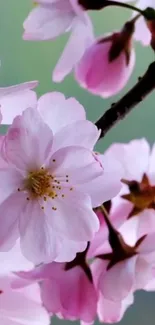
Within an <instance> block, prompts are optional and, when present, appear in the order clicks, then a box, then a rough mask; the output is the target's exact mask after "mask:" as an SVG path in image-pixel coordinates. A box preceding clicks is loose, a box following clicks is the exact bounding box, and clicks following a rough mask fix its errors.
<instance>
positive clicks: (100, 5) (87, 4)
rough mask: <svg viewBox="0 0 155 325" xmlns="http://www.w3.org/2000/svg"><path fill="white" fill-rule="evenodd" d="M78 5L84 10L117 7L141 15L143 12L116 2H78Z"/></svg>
mask: <svg viewBox="0 0 155 325" xmlns="http://www.w3.org/2000/svg"><path fill="white" fill-rule="evenodd" d="M78 3H79V5H80V6H82V7H83V8H84V9H85V10H101V9H103V8H105V7H109V6H117V7H122V8H127V9H130V10H134V11H137V12H139V13H140V14H142V15H143V10H141V9H139V8H137V7H135V6H132V5H130V4H128V3H123V2H119V1H116V0H78Z"/></svg>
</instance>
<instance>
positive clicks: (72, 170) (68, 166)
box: [49, 146, 104, 193]
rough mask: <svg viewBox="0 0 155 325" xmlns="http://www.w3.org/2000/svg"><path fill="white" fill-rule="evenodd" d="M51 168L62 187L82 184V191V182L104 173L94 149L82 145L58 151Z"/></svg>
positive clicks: (51, 161) (89, 180)
mask: <svg viewBox="0 0 155 325" xmlns="http://www.w3.org/2000/svg"><path fill="white" fill-rule="evenodd" d="M49 168H50V169H51V172H52V174H54V175H55V177H56V179H57V180H58V181H59V180H60V184H61V186H62V187H68V188H70V187H71V186H74V185H75V186H77V185H80V184H81V188H80V190H81V191H82V184H85V183H87V182H91V181H92V180H94V179H95V178H96V177H99V176H101V175H102V174H103V167H102V166H101V164H100V162H99V161H98V160H97V159H96V157H95V155H94V154H93V153H92V151H90V150H88V149H86V148H83V147H80V146H70V147H66V148H62V149H59V150H58V151H56V152H55V153H54V154H53V155H52V157H51V160H50V162H49ZM66 175H68V183H67V182H66ZM103 186H104V185H103ZM87 191H88V189H87ZM86 193H87V192H86Z"/></svg>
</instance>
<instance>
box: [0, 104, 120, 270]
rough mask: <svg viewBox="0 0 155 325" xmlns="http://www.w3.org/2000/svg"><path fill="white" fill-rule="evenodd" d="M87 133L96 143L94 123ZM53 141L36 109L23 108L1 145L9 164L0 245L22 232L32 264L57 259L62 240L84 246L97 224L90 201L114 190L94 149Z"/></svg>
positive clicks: (0, 173)
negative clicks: (111, 188)
mask: <svg viewBox="0 0 155 325" xmlns="http://www.w3.org/2000/svg"><path fill="white" fill-rule="evenodd" d="M94 127H95V126H94ZM76 132H77V130H76V129H74V130H73V133H72V138H74V137H75V139H76ZM88 132H90V139H91V143H94V136H92V134H94V130H93V127H92V133H91V129H89V127H88ZM70 135H71V133H70ZM95 139H96V133H95ZM88 140H89V135H88ZM54 141H55V140H54V137H53V133H52V130H51V129H50V128H49V126H48V125H47V124H46V123H45V122H44V121H43V119H42V118H41V116H40V114H39V112H38V111H37V110H36V109H27V110H26V111H25V112H24V113H23V115H22V116H17V117H16V118H15V120H14V122H13V124H12V126H11V127H10V129H9V130H8V134H7V135H6V137H5V138H4V142H3V148H2V153H3V157H4V158H5V159H6V161H7V163H8V167H7V168H6V169H2V170H0V177H1V182H4V183H3V186H2V187H1V193H0V194H1V195H0V199H1V205H0V223H1V227H0V249H1V251H3V250H9V249H11V247H13V245H14V244H15V241H16V240H17V239H18V238H19V237H20V243H21V249H22V253H23V254H24V255H25V256H26V257H27V258H28V259H30V260H31V261H33V262H34V263H36V264H39V263H40V262H48V261H53V260H55V259H57V258H58V255H59V254H60V253H62V250H63V245H64V242H65V241H66V240H67V241H68V240H69V241H75V242H76V243H77V245H75V247H77V248H76V249H77V251H78V246H79V251H80V250H82V248H83V249H84V248H85V242H86V241H89V240H91V239H92V238H93V236H94V234H95V232H97V231H98V228H99V222H98V218H97V217H96V214H95V213H94V212H93V210H92V205H93V206H96V204H97V205H99V204H101V202H103V201H104V200H105V199H106V200H107V189H108V196H111V194H112V191H110V188H109V185H107V188H106V184H108V180H110V175H109V174H108V173H107V177H106V174H105V173H104V168H103V165H102V164H101V161H100V160H99V159H98V158H97V156H96V155H95V154H94V153H93V152H92V150H90V149H88V147H86V145H85V146H84V144H83V147H82V144H80V145H79V143H78V144H77V143H76V145H75V144H74V145H73V144H70V145H68V143H67V144H64V145H62V146H60V142H59V141H61V138H59V141H58V146H56V144H55V147H54V143H55V142H54ZM88 142H89V145H90V147H91V144H90V141H88ZM62 143H63V138H62ZM112 176H113V175H112ZM110 182H111V181H110ZM117 182H118V181H117ZM114 183H115V182H114ZM119 183H120V182H119ZM119 183H118V186H117V190H119V187H120V185H119ZM92 187H93V188H92ZM115 190H116V188H115ZM4 214H5V219H4V218H3V216H4ZM78 243H79V245H78ZM81 245H82V247H81ZM71 254H72V255H71V256H73V253H72V251H71ZM66 258H67V257H66ZM70 259H71V257H70V250H69V249H68V258H67V260H70Z"/></svg>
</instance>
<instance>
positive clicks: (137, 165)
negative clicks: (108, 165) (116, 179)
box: [108, 139, 150, 181]
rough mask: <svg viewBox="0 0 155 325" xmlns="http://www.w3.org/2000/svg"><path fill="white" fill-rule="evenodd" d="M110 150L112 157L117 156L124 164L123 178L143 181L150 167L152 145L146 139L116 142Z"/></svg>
mask: <svg viewBox="0 0 155 325" xmlns="http://www.w3.org/2000/svg"><path fill="white" fill-rule="evenodd" d="M108 151H109V155H111V158H112V157H113V158H115V159H116V160H118V161H119V162H120V164H121V165H122V168H123V170H124V176H123V178H125V179H127V180H137V181H141V179H142V176H143V174H144V173H145V172H146V171H147V169H148V164H149V156H150V146H149V143H148V142H147V141H146V139H138V140H132V141H130V142H129V143H126V144H123V143H116V144H114V145H112V146H111V147H110V148H109V149H108ZM137 153H138V154H137ZM141 157H143V159H141Z"/></svg>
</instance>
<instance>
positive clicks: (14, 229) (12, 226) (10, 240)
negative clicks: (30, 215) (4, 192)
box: [0, 193, 26, 251]
mask: <svg viewBox="0 0 155 325" xmlns="http://www.w3.org/2000/svg"><path fill="white" fill-rule="evenodd" d="M25 203H26V197H25V194H24V193H13V194H12V195H10V196H9V197H8V198H7V199H6V200H5V201H4V202H3V203H2V204H1V205H0V224H1V227H0V250H1V251H7V250H10V249H11V248H12V247H13V246H14V245H15V242H16V240H17V238H18V237H19V231H18V222H19V216H20V214H21V211H22V209H23V207H24V205H25ZM4 215H5V218H4Z"/></svg>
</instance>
